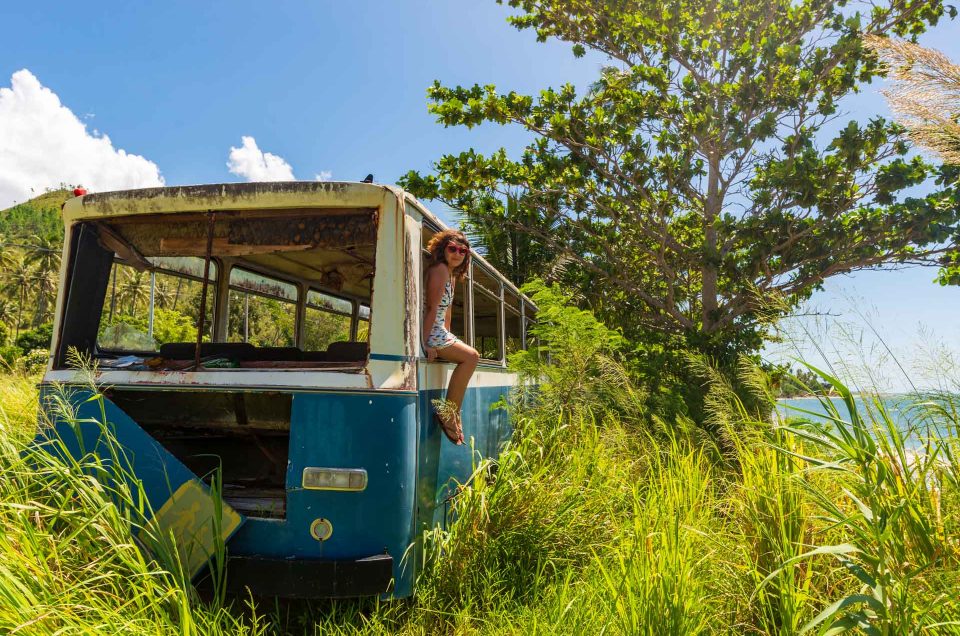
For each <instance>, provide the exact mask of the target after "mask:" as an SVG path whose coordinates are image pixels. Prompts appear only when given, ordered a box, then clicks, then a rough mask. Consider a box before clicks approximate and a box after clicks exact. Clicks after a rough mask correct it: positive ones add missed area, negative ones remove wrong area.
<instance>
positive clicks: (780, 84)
mask: <svg viewBox="0 0 960 636" xmlns="http://www.w3.org/2000/svg"><path fill="white" fill-rule="evenodd" d="M498 1H499V2H501V3H504V4H509V5H510V6H511V7H514V8H516V9H520V11H521V12H520V13H519V15H516V16H514V17H512V18H510V22H511V23H512V24H513V25H514V26H515V27H517V28H519V29H534V30H535V31H536V34H537V37H538V39H540V40H546V39H548V38H555V39H559V40H562V41H565V42H568V43H571V44H572V45H573V50H574V53H575V54H576V55H583V54H584V53H585V51H586V50H587V49H591V50H592V51H594V52H595V53H599V54H601V55H603V56H606V58H607V59H608V60H609V63H610V65H609V66H607V67H606V68H604V69H603V70H602V71H601V73H600V76H599V77H598V79H597V81H596V82H595V84H594V85H593V86H592V87H591V88H590V89H589V90H588V91H585V92H584V93H582V94H578V92H577V90H576V89H575V88H574V87H573V86H570V85H566V86H563V87H561V88H560V89H558V90H553V89H550V90H545V91H543V92H541V93H540V95H539V96H538V97H536V98H535V97H532V96H526V95H520V94H517V93H513V92H509V93H501V92H498V91H497V90H496V88H495V87H494V86H481V85H476V86H472V87H460V86H457V87H453V88H451V87H446V86H443V85H441V84H440V83H439V82H436V83H434V85H433V86H432V87H431V88H430V89H429V91H428V94H429V97H430V99H431V100H432V103H431V104H430V110H431V111H432V112H433V113H434V114H435V115H436V116H437V119H438V120H439V121H440V122H441V123H443V124H444V125H446V126H467V127H472V126H476V125H479V124H481V123H483V122H495V123H499V124H515V125H519V126H520V127H522V128H524V129H526V130H527V131H529V132H531V133H533V134H534V140H533V141H532V142H531V143H530V144H529V145H528V146H527V147H526V149H525V150H524V151H523V153H522V155H521V156H520V157H517V158H510V157H508V155H507V152H506V151H504V150H500V151H498V152H495V153H493V154H492V155H489V156H485V155H481V154H479V153H476V152H474V151H472V150H470V151H467V152H463V153H461V154H459V155H447V156H444V157H442V158H441V159H440V160H439V161H438V162H437V164H436V166H435V168H436V174H434V175H427V176H424V175H419V174H417V173H413V172H411V173H409V174H408V175H407V176H406V177H405V181H404V183H405V185H406V187H408V188H409V189H411V190H413V191H414V192H415V193H416V194H418V195H419V196H422V197H426V198H439V199H442V200H444V201H445V202H447V203H448V204H450V205H451V206H453V207H455V208H459V209H474V210H476V209H480V210H482V209H484V207H486V208H488V209H498V208H499V209H501V210H502V208H503V206H504V201H505V200H506V195H508V194H511V195H515V196H518V197H519V200H520V202H521V204H522V205H523V206H524V207H526V208H529V209H533V210H538V211H539V213H540V216H541V218H547V217H550V218H556V219H558V222H557V223H556V224H555V226H554V227H552V228H551V230H550V231H549V232H547V231H544V230H543V228H542V226H541V227H537V226H536V225H535V224H534V226H533V227H531V224H529V223H526V222H524V221H522V220H519V221H516V222H513V221H510V222H507V223H506V225H508V226H513V227H516V228H517V229H523V230H526V231H530V232H532V233H533V234H534V235H535V236H536V237H537V238H538V239H539V240H541V241H543V242H544V243H545V244H547V245H549V246H550V247H551V249H555V250H556V251H557V252H558V253H559V254H563V255H566V256H567V257H568V258H570V259H571V260H572V261H573V262H575V263H576V264H577V266H578V267H579V268H580V270H581V271H582V272H583V277H582V279H583V280H584V281H589V283H590V284H589V287H586V288H585V289H584V291H585V293H586V294H587V295H588V297H590V298H592V299H593V300H594V301H596V302H597V303H598V305H600V306H601V307H602V309H603V312H604V314H605V315H606V316H607V317H608V318H613V319H616V320H617V321H618V322H619V323H620V324H623V325H624V326H625V327H627V329H628V331H630V330H633V332H634V333H640V332H646V333H651V332H652V333H659V334H661V335H662V336H664V337H665V338H667V339H677V340H679V341H681V342H686V343H687V344H688V345H691V346H694V347H696V348H698V349H701V350H706V351H709V352H712V353H716V354H718V355H727V354H730V353H732V352H734V351H735V350H737V349H739V350H742V349H744V348H746V349H750V348H756V347H758V346H759V344H760V342H761V339H760V336H761V335H762V323H761V316H762V315H764V314H765V307H766V306H767V305H769V304H773V303H770V302H769V301H771V300H776V301H777V306H779V307H790V306H795V305H796V304H797V303H798V302H800V301H802V300H803V299H805V298H807V297H809V295H810V294H811V293H812V292H813V291H814V290H815V289H817V288H818V287H819V286H820V285H821V284H822V283H823V281H824V280H826V279H827V278H829V277H831V276H835V275H838V274H843V273H848V272H853V271H856V270H861V269H866V268H882V267H896V266H902V265H905V264H913V263H919V264H936V263H937V261H938V259H939V258H941V257H942V255H943V254H944V253H946V252H947V251H948V250H949V249H950V247H951V246H952V245H954V244H955V243H956V242H957V239H958V237H957V229H956V226H957V220H958V207H960V196H958V189H957V176H958V171H957V170H956V169H955V168H949V167H936V166H933V165H930V164H928V163H927V162H925V161H924V160H922V159H921V158H919V157H913V158H911V157H908V156H907V152H908V144H907V143H906V142H905V141H904V140H903V139H902V138H901V133H902V128H901V127H900V126H898V125H897V124H895V123H892V122H888V121H885V120H884V119H882V118H879V117H877V118H874V119H871V120H869V121H867V122H855V121H850V122H849V123H846V124H841V123H840V121H839V118H840V116H841V115H840V113H839V111H838V108H839V101H840V100H841V99H842V98H843V97H844V96H845V95H848V94H849V93H851V92H854V91H856V90H858V87H859V86H860V85H862V84H863V83H866V82H870V81H871V80H872V79H873V78H875V77H876V76H877V75H878V74H879V73H881V72H882V68H881V67H880V65H879V64H878V61H877V58H876V56H875V55H874V54H872V53H871V52H870V51H868V50H867V49H865V48H864V46H863V36H864V35H869V34H898V35H901V36H906V37H914V36H916V35H918V34H920V33H922V32H923V31H924V30H925V29H926V28H927V27H928V26H929V25H932V24H936V22H937V21H938V20H939V19H940V18H941V17H942V16H943V15H944V13H945V11H949V12H950V14H951V17H952V16H953V14H954V11H953V9H945V6H944V5H943V3H942V2H941V1H940V0H918V1H911V2H906V1H903V0H890V1H888V2H883V1H881V2H862V3H855V2H849V3H848V2H844V1H843V0H838V1H835V0H800V1H797V0H772V1H770V2H745V1H743V0H719V1H707V2H703V1H701V0H657V1H653V0H607V1H604V2H600V1H590V0H508V1H506V2H503V0H498ZM924 182H927V183H931V185H934V186H935V187H936V188H937V189H936V191H934V192H932V193H931V194H928V195H926V196H921V197H908V196H903V190H904V189H906V188H909V187H911V186H916V185H918V184H922V183H924ZM478 201H482V202H483V205H478ZM500 216H503V215H502V213H500ZM784 301H785V302H784Z"/></svg>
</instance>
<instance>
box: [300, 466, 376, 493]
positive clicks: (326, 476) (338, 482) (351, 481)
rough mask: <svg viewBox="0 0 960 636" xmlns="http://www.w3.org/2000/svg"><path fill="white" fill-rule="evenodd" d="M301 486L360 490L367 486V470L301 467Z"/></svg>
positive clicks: (318, 488)
mask: <svg viewBox="0 0 960 636" xmlns="http://www.w3.org/2000/svg"><path fill="white" fill-rule="evenodd" d="M302 483H303V487H304V488H306V489H307V490H348V491H354V492H357V491H360V490H365V489H366V487H367V471H366V470H364V469H363V468H318V467H316V466H307V467H306V468H304V469H303V482H302Z"/></svg>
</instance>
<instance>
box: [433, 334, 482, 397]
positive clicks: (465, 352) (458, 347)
mask: <svg viewBox="0 0 960 636" xmlns="http://www.w3.org/2000/svg"><path fill="white" fill-rule="evenodd" d="M437 357H439V358H442V359H444V360H447V361H449V362H456V363H457V367H456V368H455V369H454V370H453V375H451V376H450V385H449V386H448V387H447V399H448V400H450V401H451V402H454V403H455V404H456V405H457V408H462V407H463V394H464V393H466V391H467V383H469V382H470V378H471V377H472V376H473V372H474V370H476V368H477V362H479V360H480V354H479V353H477V350H476V349H474V348H473V347H471V346H470V345H467V344H464V343H462V342H455V343H453V344H452V345H450V346H449V347H444V348H443V349H437Z"/></svg>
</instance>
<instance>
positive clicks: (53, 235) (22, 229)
mask: <svg viewBox="0 0 960 636" xmlns="http://www.w3.org/2000/svg"><path fill="white" fill-rule="evenodd" d="M72 196H73V193H72V192H71V191H69V190H52V191H50V192H45V193H43V194H41V195H40V196H38V197H34V198H33V199H30V200H29V201H24V202H23V203H18V204H17V205H14V206H13V207H10V208H7V209H6V210H2V211H0V237H2V240H3V241H6V242H10V243H17V242H23V241H25V240H28V239H30V238H31V237H33V236H39V237H40V238H44V239H51V240H55V241H58V242H59V241H61V240H62V239H63V221H62V220H61V219H60V206H61V205H63V202H64V201H66V200H67V199H69V198H70V197H72Z"/></svg>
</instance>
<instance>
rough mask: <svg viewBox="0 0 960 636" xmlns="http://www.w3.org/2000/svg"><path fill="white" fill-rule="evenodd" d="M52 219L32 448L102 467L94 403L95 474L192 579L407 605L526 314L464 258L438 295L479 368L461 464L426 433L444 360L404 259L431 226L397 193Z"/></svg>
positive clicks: (115, 204)
mask: <svg viewBox="0 0 960 636" xmlns="http://www.w3.org/2000/svg"><path fill="white" fill-rule="evenodd" d="M63 218H64V225H65V228H66V237H65V241H64V254H63V267H62V271H61V274H60V292H59V297H58V299H57V313H56V321H55V324H54V339H53V344H52V350H51V357H50V363H49V366H48V369H47V372H46V374H45V376H44V378H43V387H42V389H43V391H44V393H47V394H49V393H50V392H51V391H54V390H57V391H62V392H63V394H64V395H66V396H68V399H69V400H70V401H71V402H72V404H73V405H74V408H75V409H76V418H71V420H70V421H69V422H67V421H64V420H65V418H64V417H63V416H62V415H59V414H58V413H59V411H57V412H54V410H52V409H51V410H50V413H49V415H50V419H51V420H52V421H53V424H54V425H53V427H49V428H45V429H42V430H41V433H40V435H41V437H44V436H46V437H48V438H49V437H50V436H51V435H56V436H57V437H58V438H59V439H60V440H62V442H63V444H64V446H65V447H66V448H67V449H68V451H69V452H71V453H72V454H80V452H81V449H83V450H84V452H87V453H89V452H91V449H92V452H94V453H104V454H105V453H107V452H108V450H107V449H104V448H103V438H102V435H101V433H102V431H101V429H100V428H98V426H97V423H96V421H95V420H97V419H104V418H103V417H102V416H101V410H100V409H101V408H103V409H104V410H103V413H104V414H105V416H106V417H105V419H106V420H107V422H108V424H107V426H108V427H109V429H110V431H111V433H112V434H113V435H114V436H115V438H116V440H117V441H118V442H119V446H120V448H121V449H122V450H123V452H122V453H121V454H120V457H121V460H117V459H116V454H115V455H114V460H115V461H123V462H126V463H128V464H129V470H130V471H131V472H132V473H133V474H134V475H135V476H136V479H137V480H138V481H139V482H140V483H141V484H142V492H143V493H144V495H145V497H146V499H147V500H148V503H149V507H148V509H149V510H150V511H152V512H151V513H149V514H151V515H152V517H151V519H150V520H149V522H150V524H151V525H152V526H155V527H157V528H159V529H160V530H161V532H163V533H165V534H166V535H170V534H172V535H173V536H174V537H175V538H176V539H177V543H178V549H179V551H180V559H181V562H182V563H184V564H185V566H186V567H187V568H189V571H190V572H191V573H192V574H194V575H196V576H197V577H198V579H202V578H203V577H204V574H203V572H205V571H206V567H207V561H208V558H209V555H210V554H211V551H212V550H214V546H215V545H225V548H226V554H227V561H226V563H227V566H226V574H227V577H226V581H227V588H228V589H229V590H232V591H236V592H242V591H243V590H244V589H246V588H249V589H250V590H251V591H252V592H253V593H256V594H263V595H271V596H291V597H322V596H327V597H343V596H360V595H373V594H387V595H389V596H393V597H403V596H407V595H409V594H410V593H411V591H412V587H413V582H414V579H415V575H416V567H417V563H418V558H417V557H416V553H417V551H418V549H419V548H418V537H420V536H421V535H422V531H423V530H425V529H428V528H430V527H433V526H434V524H436V523H443V522H444V519H445V514H446V508H447V507H448V501H449V498H450V497H451V496H452V495H453V494H454V490H453V485H454V484H455V482H456V481H463V480H465V479H466V478H467V477H468V475H469V473H470V470H471V468H472V465H473V463H474V461H475V460H476V455H474V454H473V453H476V454H477V455H480V456H493V455H496V453H497V452H498V449H499V447H500V445H501V444H502V443H503V442H504V441H505V440H506V438H507V437H508V435H509V432H510V427H509V423H508V421H507V419H506V414H505V413H504V411H503V410H502V409H498V408H492V407H493V405H494V404H495V403H497V402H498V401H500V400H501V398H502V397H503V396H505V395H506V394H507V393H508V391H509V390H510V388H511V387H512V386H513V385H514V384H515V383H516V376H515V375H514V374H512V373H510V372H509V371H508V370H507V368H506V363H505V359H506V356H507V355H508V354H509V353H510V352H511V351H513V350H516V349H518V348H522V347H524V346H525V345H526V341H527V327H528V325H529V324H530V322H531V320H532V319H533V316H534V310H535V307H534V306H533V305H532V304H531V302H530V301H529V300H528V299H527V298H525V297H524V296H523V295H522V294H520V293H519V292H518V290H517V289H516V288H515V287H514V286H513V285H511V284H510V283H509V282H507V281H506V280H505V279H504V277H503V276H501V275H500V274H499V273H498V272H497V271H495V270H494V269H493V268H492V267H490V266H489V265H488V264H487V263H486V262H485V261H484V260H483V259H482V258H478V257H475V258H474V259H473V264H472V266H471V269H470V271H469V273H468V276H467V277H466V278H465V279H464V280H463V281H462V282H461V283H459V284H458V285H459V289H458V290H457V292H456V300H455V305H454V307H453V309H452V311H453V320H452V323H453V325H452V326H453V331H454V332H455V333H456V335H457V336H459V337H460V338H461V339H463V340H464V341H465V342H467V343H470V344H472V345H473V346H474V347H475V348H476V349H477V350H478V351H479V352H480V354H481V358H482V359H481V362H480V365H479V366H478V368H477V371H476V373H475V375H474V377H473V379H472V380H471V383H470V387H469V390H468V392H467V395H466V398H465V400H464V407H463V425H464V434H465V436H466V437H467V438H468V439H471V438H472V440H473V443H472V446H473V451H471V445H470V444H467V445H464V446H459V447H458V446H454V445H453V444H450V443H449V442H447V441H445V439H444V436H443V434H442V432H441V431H440V430H439V428H438V427H437V425H436V424H435V423H434V421H433V419H432V412H431V407H430V400H431V399H432V398H435V397H438V396H439V395H441V394H442V392H443V390H444V389H445V387H446V384H447V382H448V380H449V376H450V373H451V372H452V370H453V365H452V364H449V363H445V362H442V361H430V362H428V361H427V360H426V358H425V357H423V355H422V350H421V348H420V334H421V328H420V320H421V314H422V305H423V302H422V292H421V286H422V276H421V272H422V271H423V263H424V255H425V253H426V252H425V250H424V249H423V248H424V246H425V245H426V244H427V242H428V241H429V239H430V238H431V236H433V234H434V233H436V232H438V231H440V230H442V229H444V226H443V224H442V223H441V222H440V221H439V220H438V219H437V218H436V217H435V216H433V215H432V214H431V213H430V212H429V211H427V209H426V208H425V207H423V206H422V205H421V204H420V203H419V202H417V201H416V200H415V199H414V198H413V197H412V196H410V195H409V194H407V193H405V192H403V191H402V190H400V189H398V188H394V187H390V186H381V185H376V184H366V183H331V182H310V183H296V182H292V183H247V184H223V185H203V186H190V187H169V188H153V189H144V190H130V191H123V192H105V193H95V194H87V195H83V196H78V197H75V198H73V199H71V200H69V201H67V203H66V204H65V205H64V207H63ZM84 359H85V360H92V363H93V364H92V366H91V365H89V363H83V364H81V363H80V362H79V361H80V360H84ZM81 366H82V367H84V368H79V367H81ZM91 373H92V375H93V379H94V383H95V385H96V386H97V387H98V388H99V390H100V392H102V394H103V396H104V399H103V400H102V401H101V402H96V401H91V400H90V397H91V396H90V391H92V390H93V389H92V388H91V385H90V383H89V378H90V375H91ZM63 387H66V389H64V388H63ZM101 405H102V407H101ZM103 425H104V424H102V423H101V424H100V425H99V426H101V427H102V426H103ZM214 475H217V476H218V477H217V481H218V488H216V489H215V490H212V489H211V488H210V484H211V479H212V476H214ZM215 491H216V492H219V493H220V496H217V495H216V492H215Z"/></svg>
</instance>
